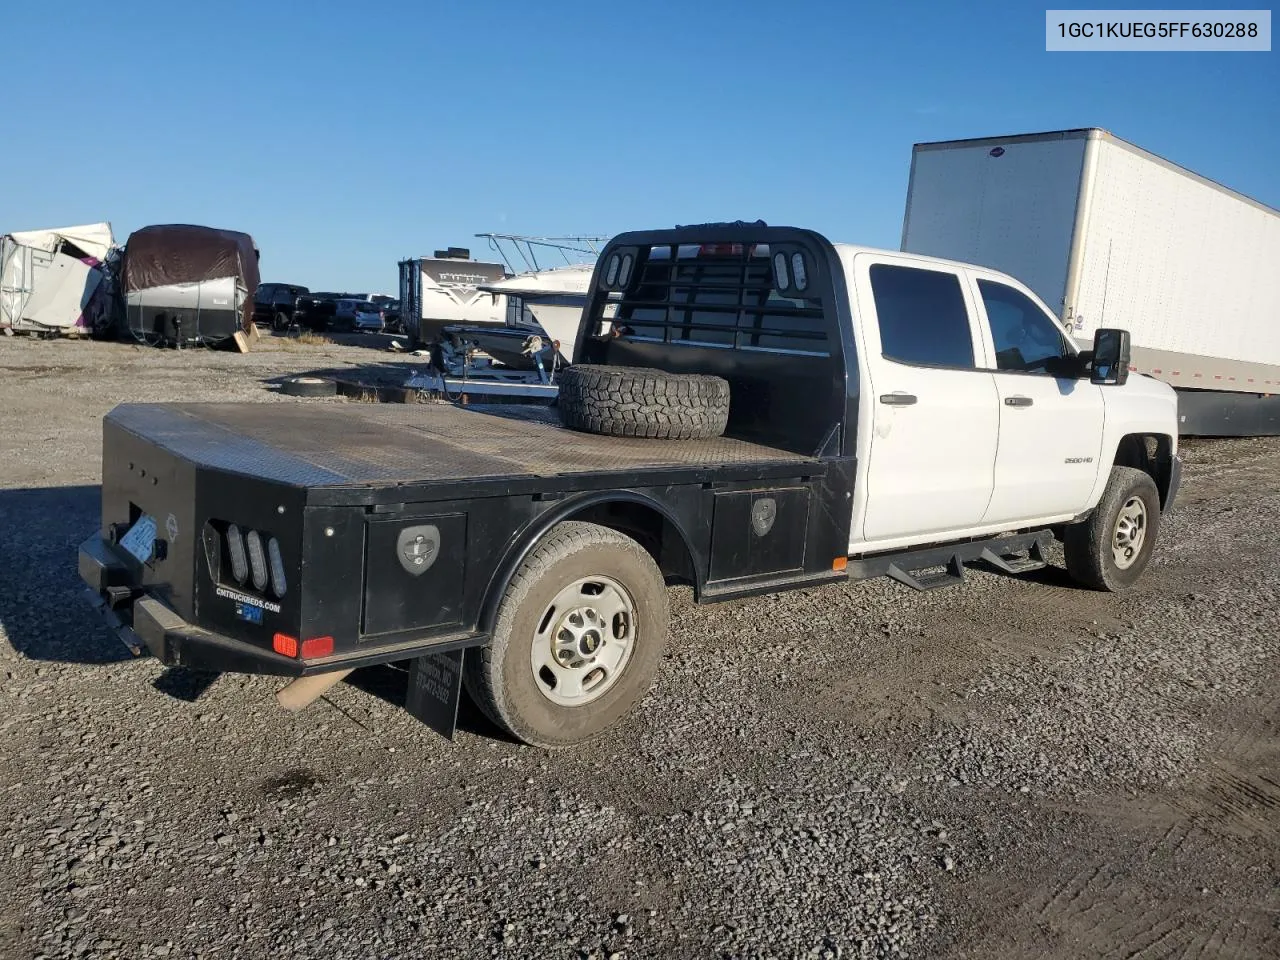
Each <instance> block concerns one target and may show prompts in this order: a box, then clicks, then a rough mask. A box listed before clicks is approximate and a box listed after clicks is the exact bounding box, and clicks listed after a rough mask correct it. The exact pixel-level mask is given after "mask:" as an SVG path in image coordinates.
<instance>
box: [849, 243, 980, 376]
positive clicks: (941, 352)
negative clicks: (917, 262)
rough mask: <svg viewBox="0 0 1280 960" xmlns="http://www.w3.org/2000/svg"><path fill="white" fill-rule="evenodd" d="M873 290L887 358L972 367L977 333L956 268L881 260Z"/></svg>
mask: <svg viewBox="0 0 1280 960" xmlns="http://www.w3.org/2000/svg"><path fill="white" fill-rule="evenodd" d="M871 292H872V295H873V296H874V297H875V302H876V316H877V317H878V318H879V321H880V351H881V353H882V354H883V355H884V357H885V358H886V359H888V360H896V361H898V362H899V363H915V364H922V365H925V366H931V367H969V368H971V367H973V334H972V332H971V330H970V327H969V311H968V310H967V309H966V307H965V303H964V292H963V291H962V290H961V288H960V278H959V277H958V276H957V275H956V274H954V273H943V272H942V271H939V270H922V269H920V268H918V267H899V266H894V265H892V264H886V263H878V264H876V265H874V266H873V267H872V268H871Z"/></svg>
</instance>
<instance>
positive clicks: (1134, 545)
mask: <svg viewBox="0 0 1280 960" xmlns="http://www.w3.org/2000/svg"><path fill="white" fill-rule="evenodd" d="M1159 530H1160V491H1159V490H1157V489H1156V484H1155V481H1154V480H1152V479H1151V476H1150V474H1148V473H1145V472H1144V471H1142V470H1138V469H1136V468H1134V467H1112V468H1111V477H1110V479H1109V480H1108V481H1107V487H1106V489H1105V490H1104V491H1103V493H1102V499H1101V500H1100V501H1098V506H1097V507H1096V508H1095V509H1094V511H1093V513H1092V514H1090V515H1089V517H1088V519H1086V520H1082V521H1080V522H1079V523H1073V524H1070V525H1068V526H1067V528H1066V530H1065V531H1064V533H1065V536H1064V537H1063V541H1062V547H1063V553H1064V554H1065V555H1066V560H1067V572H1068V573H1069V574H1070V575H1071V578H1072V579H1073V580H1075V581H1076V582H1077V583H1080V584H1082V585H1084V586H1086V587H1091V588H1092V589H1094V590H1107V591H1110V592H1112V593H1119V592H1121V591H1124V590H1128V589H1129V588H1130V587H1132V586H1133V585H1134V584H1135V583H1137V581H1138V578H1139V577H1140V576H1142V571H1143V570H1145V569H1146V568H1147V563H1148V562H1149V561H1150V560H1151V551H1152V550H1153V549H1154V547H1155V543H1156V535H1157V534H1158V533H1159Z"/></svg>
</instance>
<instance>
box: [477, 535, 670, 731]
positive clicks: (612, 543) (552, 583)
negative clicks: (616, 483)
mask: <svg viewBox="0 0 1280 960" xmlns="http://www.w3.org/2000/svg"><path fill="white" fill-rule="evenodd" d="M666 639H667V588H666V583H665V582H664V580H663V577H662V572H661V571H660V570H659V569H658V566H657V564H655V563H654V562H653V558H652V557H650V556H649V554H648V553H647V552H646V551H645V549H644V548H643V547H641V546H640V544H638V543H636V541H634V540H632V539H631V538H630V537H626V536H623V535H622V534H620V533H618V532H617V531H615V530H611V529H609V528H608V527H601V526H598V525H596V524H593V523H581V522H577V521H567V522H565V523H561V524H558V525H557V526H556V527H554V528H553V529H552V530H551V532H550V533H549V534H548V535H547V537H546V538H545V539H544V540H543V541H542V542H541V543H539V544H538V545H537V546H536V547H535V548H534V549H533V551H532V552H531V553H530V554H529V556H528V557H527V558H526V559H525V561H524V562H523V563H522V564H521V565H520V568H519V570H517V571H516V574H515V576H514V577H513V578H512V580H511V584H510V586H509V587H508V588H507V593H506V596H505V597H504V598H503V600H502V605H501V606H500V607H499V609H498V616H497V620H496V621H495V625H494V630H493V638H492V640H491V641H490V643H489V645H488V646H487V647H483V648H479V649H476V650H469V651H467V656H466V666H465V667H464V670H463V678H464V681H465V683H466V686H467V691H468V692H469V693H470V694H471V698H472V700H474V701H475V703H476V705H477V706H479V707H480V709H481V710H483V711H484V713H485V714H486V715H487V716H488V717H489V718H490V719H491V720H493V721H494V722H495V723H497V724H498V725H499V726H501V727H503V728H505V729H506V730H508V731H509V732H510V733H511V734H512V735H513V736H515V737H517V738H518V739H520V740H522V741H524V742H525V743H528V744H531V745H533V746H537V747H546V748H559V747H568V746H573V745H574V744H577V743H582V742H583V741H585V740H589V739H591V738H592V737H595V736H597V735H599V734H601V733H603V732H604V731H605V730H607V729H608V728H609V727H611V726H612V725H613V724H615V723H616V722H617V721H618V720H620V719H621V718H622V717H623V716H624V715H625V714H626V713H627V712H628V711H629V710H630V709H631V708H632V707H633V706H635V704H636V703H638V702H639V701H640V699H641V698H642V697H643V696H644V695H645V694H646V693H648V691H649V689H650V687H652V686H653V681H654V678H655V677H656V675H657V672H658V665H659V663H660V662H661V660H662V651H663V648H664V647H665V646H666Z"/></svg>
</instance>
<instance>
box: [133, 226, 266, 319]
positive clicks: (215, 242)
mask: <svg viewBox="0 0 1280 960" xmlns="http://www.w3.org/2000/svg"><path fill="white" fill-rule="evenodd" d="M221 277H238V278H239V280H240V282H241V283H243V284H244V286H245V289H246V290H247V291H248V296H246V297H245V301H244V312H245V322H246V323H247V322H248V318H249V317H251V316H252V314H253V295H254V293H256V292H257V289H258V281H259V275H258V251H257V248H256V247H255V246H254V243H253V237H251V236H249V234H247V233H239V232H237V231H235V230H218V229H215V228H214V227H198V226H193V225H191V224H185V223H171V224H163V225H160V226H152V227H143V228H142V229H141V230H135V231H134V232H133V233H131V234H130V235H129V241H128V243H126V244H125V248H124V288H125V290H126V291H129V290H145V289H147V288H148V287H164V286H168V285H169V284H171V283H197V282H199V281H201V280H217V279H219V278H221Z"/></svg>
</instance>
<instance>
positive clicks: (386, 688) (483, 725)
mask: <svg viewBox="0 0 1280 960" xmlns="http://www.w3.org/2000/svg"><path fill="white" fill-rule="evenodd" d="M345 682H346V683H349V684H350V685H351V686H353V687H355V688H356V689H357V690H361V691H363V692H365V693H367V694H370V695H372V696H375V697H377V698H378V699H379V700H383V701H385V702H387V703H389V704H391V706H393V707H396V708H398V709H403V708H404V700H405V695H406V694H407V693H408V692H409V663H408V661H405V662H403V663H387V664H381V665H379V666H375V667H364V668H363V669H360V670H356V671H355V672H354V673H352V674H351V675H350V676H349V677H347V679H346V681H345ZM422 729H423V731H424V732H426V733H430V730H429V729H428V728H427V727H426V726H423V728H422ZM458 731H459V732H466V733H471V734H475V735H476V736H478V737H487V738H488V739H490V740H504V741H506V742H507V743H516V742H517V741H516V740H515V739H514V738H513V737H511V736H510V735H509V734H508V733H507V732H506V731H505V730H503V729H502V728H501V727H499V726H497V725H496V724H495V723H493V721H491V720H490V719H489V718H488V717H486V716H485V715H484V714H483V713H482V712H481V711H480V708H479V707H477V706H476V705H475V704H474V703H472V702H471V698H470V697H469V696H467V691H466V688H465V687H464V688H463V691H462V700H461V702H460V703H459V704H458ZM432 736H434V734H432Z"/></svg>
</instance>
